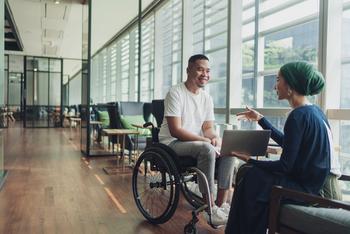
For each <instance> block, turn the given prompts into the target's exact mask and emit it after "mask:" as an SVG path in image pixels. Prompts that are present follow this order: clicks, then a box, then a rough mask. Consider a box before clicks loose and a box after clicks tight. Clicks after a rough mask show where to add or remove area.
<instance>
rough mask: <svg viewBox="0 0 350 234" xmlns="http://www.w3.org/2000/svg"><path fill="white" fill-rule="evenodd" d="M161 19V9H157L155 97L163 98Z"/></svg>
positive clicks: (155, 28) (155, 29) (155, 20)
mask: <svg viewBox="0 0 350 234" xmlns="http://www.w3.org/2000/svg"><path fill="white" fill-rule="evenodd" d="M170 9H171V8H170ZM160 20H161V17H160V11H157V12H156V14H155V18H154V23H155V27H154V45H155V46H154V48H155V49H154V99H160V98H162V87H163V56H162V55H163V40H162V30H161V29H162V27H161V25H162V22H161V21H160Z"/></svg>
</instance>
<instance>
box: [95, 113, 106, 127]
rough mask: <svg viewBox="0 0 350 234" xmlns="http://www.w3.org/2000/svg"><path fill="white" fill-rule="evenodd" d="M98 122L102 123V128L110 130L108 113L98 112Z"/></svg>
mask: <svg viewBox="0 0 350 234" xmlns="http://www.w3.org/2000/svg"><path fill="white" fill-rule="evenodd" d="M97 118H98V121H100V122H102V128H109V115H108V111H97Z"/></svg>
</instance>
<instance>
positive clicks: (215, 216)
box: [203, 206, 228, 226]
mask: <svg viewBox="0 0 350 234" xmlns="http://www.w3.org/2000/svg"><path fill="white" fill-rule="evenodd" d="M211 210H212V213H211V224H212V225H214V226H222V225H225V224H226V223H227V219H228V216H227V215H226V214H225V213H224V212H223V211H222V209H220V208H219V207H217V206H213V207H212V208H211ZM203 215H204V218H205V219H206V220H207V222H208V223H210V221H209V215H208V213H207V212H204V213H203Z"/></svg>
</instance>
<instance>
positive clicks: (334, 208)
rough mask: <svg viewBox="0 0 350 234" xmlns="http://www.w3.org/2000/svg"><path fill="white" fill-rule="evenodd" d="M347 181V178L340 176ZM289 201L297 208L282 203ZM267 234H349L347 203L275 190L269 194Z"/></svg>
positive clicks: (295, 192)
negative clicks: (296, 202)
mask: <svg viewBox="0 0 350 234" xmlns="http://www.w3.org/2000/svg"><path fill="white" fill-rule="evenodd" d="M343 178H346V180H350V178H349V177H348V176H343ZM286 199H291V200H293V201H298V205H297V204H294V203H293V204H288V203H284V202H282V201H285V200H286ZM268 231H269V232H268V233H269V234H272V233H307V234H323V233H324V234H330V233H332V234H350V203H347V202H344V201H337V200H331V199H326V198H322V197H319V196H315V195H311V194H307V193H302V192H299V191H294V190H291V189H286V188H282V187H280V186H275V187H273V189H272V192H271V199H270V212H269V230H268Z"/></svg>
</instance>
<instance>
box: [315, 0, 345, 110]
mask: <svg viewBox="0 0 350 234" xmlns="http://www.w3.org/2000/svg"><path fill="white" fill-rule="evenodd" d="M342 10H343V8H342V0H331V1H330V0H324V1H320V32H319V60H318V64H319V70H320V71H321V72H322V73H323V75H324V76H325V79H326V86H325V91H324V92H323V93H322V95H321V106H322V108H323V109H324V110H326V109H338V108H339V107H340V92H339V90H340V82H341V35H342V29H341V25H342Z"/></svg>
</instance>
